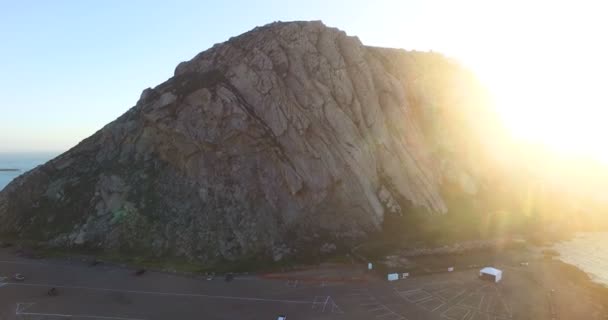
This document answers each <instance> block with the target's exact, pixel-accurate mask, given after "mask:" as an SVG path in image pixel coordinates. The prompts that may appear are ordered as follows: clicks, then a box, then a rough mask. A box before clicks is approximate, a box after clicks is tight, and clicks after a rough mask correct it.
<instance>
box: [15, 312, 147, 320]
mask: <svg viewBox="0 0 608 320" xmlns="http://www.w3.org/2000/svg"><path fill="white" fill-rule="evenodd" d="M15 315H17V316H43V317H62V318H87V319H109V320H143V319H139V318H122V317H105V316H91V315H86V314H61V313H38V312H19V313H15Z"/></svg>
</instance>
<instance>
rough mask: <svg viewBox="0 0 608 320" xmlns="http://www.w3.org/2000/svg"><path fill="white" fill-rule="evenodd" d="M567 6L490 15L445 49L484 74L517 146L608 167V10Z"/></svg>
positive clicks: (515, 7)
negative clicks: (533, 145)
mask: <svg viewBox="0 0 608 320" xmlns="http://www.w3.org/2000/svg"><path fill="white" fill-rule="evenodd" d="M514 3H515V2H514ZM564 3H565V2H564ZM564 3H562V2H542V1H541V2H538V3H536V2H534V3H531V4H527V3H524V2H522V3H519V5H517V4H514V5H509V6H507V5H505V7H503V8H496V7H492V8H485V12H490V13H489V14H488V16H485V17H482V18H477V19H470V21H473V22H468V24H469V25H468V26H465V27H464V29H462V30H460V32H461V34H464V33H465V32H469V33H470V34H471V36H466V35H463V36H461V38H460V39H459V41H453V42H452V43H451V44H452V47H451V48H445V49H446V51H448V52H450V51H451V52H454V53H455V54H454V55H455V56H456V57H457V58H459V59H460V60H461V61H463V62H464V63H465V64H466V65H468V66H469V67H470V68H471V69H473V71H475V72H476V73H477V74H478V76H479V77H480V79H481V80H482V82H483V83H485V85H486V86H487V87H488V89H489V90H490V91H491V93H492V95H493V97H494V99H495V102H496V104H497V108H498V112H499V113H500V115H501V116H502V118H503V120H504V123H505V125H506V126H507V127H508V128H509V129H510V130H511V131H512V133H513V135H514V136H515V137H516V138H517V139H521V140H527V141H530V142H533V143H541V144H543V145H545V146H547V147H549V148H551V149H554V150H555V151H558V152H561V153H569V154H572V155H576V156H579V155H580V156H586V157H589V156H590V157H593V158H596V159H598V160H601V161H603V162H605V163H608V143H607V142H606V139H607V138H608V123H607V121H608V95H607V94H606V92H607V91H606V84H607V83H608V80H606V77H607V76H608V58H607V57H608V43H607V42H605V41H604V40H603V33H604V31H605V30H608V22H606V20H605V19H603V18H602V14H601V12H602V11H603V10H605V9H606V8H605V5H604V4H602V3H601V2H597V3H593V4H591V3H589V2H584V1H583V2H581V3H578V2H576V3H575V2H571V3H570V5H565V4H564ZM478 5H480V6H482V5H483V4H481V3H478ZM492 10H494V13H493V14H494V15H492ZM603 12H606V11H603ZM480 39H481V40H483V41H475V40H480Z"/></svg>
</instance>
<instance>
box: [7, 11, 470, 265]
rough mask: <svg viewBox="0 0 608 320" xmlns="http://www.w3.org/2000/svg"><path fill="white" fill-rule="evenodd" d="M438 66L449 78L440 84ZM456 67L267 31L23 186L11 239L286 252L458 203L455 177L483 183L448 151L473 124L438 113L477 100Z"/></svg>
mask: <svg viewBox="0 0 608 320" xmlns="http://www.w3.org/2000/svg"><path fill="white" fill-rule="evenodd" d="M421 61H422V62H421ZM438 65H443V66H447V67H445V68H444V67H441V68H438V67H437V66H438ZM438 70H439V71H438ZM441 70H444V71H445V73H442V72H443V71H441ZM432 72H434V73H435V74H434V75H432V74H431V73H432ZM433 76H435V77H439V78H441V79H447V80H444V81H446V84H444V85H441V86H437V88H434V87H432V86H429V85H428V84H429V83H434V84H435V85H436V83H435V82H434V80H433V79H432V77H433ZM456 76H461V71H460V69H459V68H458V67H457V66H455V65H454V64H452V63H451V62H449V61H448V60H446V59H445V58H443V57H441V56H440V55H437V54H433V53H416V52H406V51H403V50H396V49H384V48H374V47H367V46H364V45H362V44H361V42H360V41H359V39H358V38H356V37H351V36H347V35H346V34H345V33H344V32H342V31H340V30H337V29H333V28H328V27H326V26H324V25H323V24H322V23H320V22H290V23H273V24H270V25H267V26H264V27H260V28H256V29H254V30H252V31H250V32H247V33H245V34H243V35H240V36H238V37H235V38H232V39H230V40H229V41H227V42H225V43H222V44H217V45H215V46H214V47H212V48H211V49H209V50H207V51H205V52H202V53H200V54H199V55H197V56H196V57H194V58H193V59H192V60H190V61H187V62H183V63H181V64H179V65H178V67H177V68H176V70H175V75H174V76H173V77H172V78H171V79H169V80H167V81H166V82H165V83H163V84H161V85H159V86H157V87H156V88H153V89H146V90H144V91H143V93H142V95H141V98H140V100H139V101H138V102H137V104H136V105H135V106H134V107H133V108H131V109H130V110H129V111H128V112H126V113H125V114H124V115H122V116H121V117H120V118H118V119H117V120H115V121H114V122H112V123H110V124H108V125H106V126H105V127H104V128H102V129H101V130H99V131H98V132H97V133H95V134H94V135H93V136H91V137H89V138H87V139H86V140H84V141H82V142H81V143H80V144H78V145H77V146H76V147H74V148H73V149H71V150H69V151H68V152H66V153H64V154H62V155H61V156H59V157H57V158H56V159H54V160H52V161H50V162H48V163H46V164H45V165H43V166H40V167H38V168H36V169H34V170H32V171H30V172H28V173H26V174H24V175H22V176H21V177H19V178H17V179H16V180H15V181H13V182H12V183H11V184H10V185H9V186H7V187H6V188H5V189H4V191H2V192H1V193H0V233H3V234H14V235H17V236H19V237H23V238H31V239H37V240H43V241H46V242H48V243H50V244H53V245H57V246H87V247H98V248H111V249H137V250H146V251H149V252H153V253H155V254H158V255H164V254H169V255H177V256H185V257H188V258H190V259H194V260H200V261H209V262H210V261H215V260H217V259H229V260H233V259H240V258H246V257H249V256H252V255H258V254H267V255H269V256H272V257H274V258H275V259H280V258H281V257H283V256H285V255H289V254H294V253H297V250H299V249H300V248H302V247H304V246H311V245H312V246H313V247H314V246H317V248H325V249H327V248H334V245H333V244H334V243H335V244H338V246H339V245H341V244H352V243H354V242H356V241H359V240H361V239H363V238H365V237H366V236H367V235H368V234H370V233H371V232H375V231H378V230H380V226H381V223H382V221H383V217H384V216H385V215H387V214H407V211H408V210H409V209H410V208H424V209H425V210H426V211H428V212H429V213H439V214H441V213H445V212H447V207H446V203H445V202H444V200H443V198H442V194H441V186H442V183H444V182H445V181H448V180H450V179H451V181H455V182H457V183H458V181H460V182H461V184H462V185H463V188H464V189H465V190H467V192H473V193H474V192H475V190H476V186H475V182H474V181H473V180H472V179H471V178H470V177H469V175H468V174H467V169H466V166H464V165H462V164H461V163H454V162H446V160H445V159H444V158H443V157H442V156H441V155H442V154H443V151H441V150H443V149H450V148H452V149H454V148H455V145H454V144H457V143H459V142H458V141H460V140H458V138H457V132H460V131H464V130H467V129H466V126H461V124H462V123H460V122H455V123H454V124H447V123H444V124H441V123H439V124H438V125H432V126H431V125H429V123H430V121H428V117H429V114H432V113H440V114H444V113H445V111H446V110H448V111H449V110H450V109H451V108H458V107H459V106H460V105H468V104H469V103H470V102H471V101H470V99H469V100H467V99H468V98H467V96H466V94H463V92H465V93H466V92H467V90H469V89H470V88H467V87H466V85H468V84H467V83H465V82H464V81H463V82H457V81H455V79H456V78H454V77H456ZM430 77H431V78H430ZM463 86H464V87H463ZM425 119H426V120H425ZM439 119H441V118H439ZM431 127H432V128H431ZM437 132H440V133H441V135H442V136H443V137H448V138H447V139H443V140H442V141H443V142H445V143H443V144H442V143H438V142H437V141H438V140H437V138H436V137H435V136H436V135H437ZM452 134H454V136H453V139H451V138H449V137H450V136H451V135H452ZM445 144H447V145H449V146H448V147H446V146H445ZM454 167H457V168H458V169H455V170H452V169H446V168H454ZM328 243H330V244H329V245H328ZM325 249H324V250H325Z"/></svg>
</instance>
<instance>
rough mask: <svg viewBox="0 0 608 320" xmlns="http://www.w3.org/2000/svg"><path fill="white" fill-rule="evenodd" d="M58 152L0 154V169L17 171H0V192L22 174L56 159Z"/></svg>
mask: <svg viewBox="0 0 608 320" xmlns="http://www.w3.org/2000/svg"><path fill="white" fill-rule="evenodd" d="M58 154H59V153H58V152H54V153H53V152H22V153H4V152H0V169H18V171H0V190H2V189H4V187H5V186H6V185H7V184H8V183H9V182H11V181H12V180H13V179H15V178H16V177H17V176H19V175H21V174H22V173H24V172H26V171H28V170H31V169H33V168H35V167H36V166H38V165H41V164H43V163H45V162H47V161H49V160H51V159H52V158H54V157H56V156H57V155H58Z"/></svg>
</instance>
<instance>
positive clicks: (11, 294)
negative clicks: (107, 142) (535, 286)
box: [0, 252, 546, 320]
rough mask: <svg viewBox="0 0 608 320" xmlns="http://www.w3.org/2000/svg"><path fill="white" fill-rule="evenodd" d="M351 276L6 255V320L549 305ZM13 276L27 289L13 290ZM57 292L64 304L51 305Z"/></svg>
mask: <svg viewBox="0 0 608 320" xmlns="http://www.w3.org/2000/svg"><path fill="white" fill-rule="evenodd" d="M343 268H344V270H340V269H339V268H337V269H336V268H332V269H328V270H324V269H323V268H317V269H316V270H315V272H313V273H303V272H292V273H282V274H273V275H272V276H271V277H268V276H260V275H237V276H236V277H235V278H234V280H233V281H230V282H227V281H225V279H224V278H223V277H216V278H214V279H212V280H207V279H206V278H205V277H187V276H179V275H173V274H168V273H160V272H146V273H145V274H144V275H142V276H135V275H134V270H131V269H127V268H123V267H119V266H112V265H104V264H101V265H97V266H90V265H89V264H87V263H86V262H82V261H62V260H55V261H52V260H40V259H26V258H21V257H17V256H15V255H13V254H10V253H7V252H0V319H2V320H5V319H57V320H60V319H93V320H95V319H110V320H111V319H116V320H139V319H186V320H187V319H272V320H276V319H277V317H278V316H279V315H286V316H287V319H288V320H295V319H355V320H356V319H366V320H369V319H377V320H408V319H409V320H414V319H423V320H424V319H437V320H480V319H483V320H489V319H492V320H505V319H520V317H519V316H520V315H522V314H531V313H528V312H527V311H525V310H524V311H522V310H523V309H522V308H524V307H525V306H524V305H522V301H523V302H525V303H528V302H529V303H530V304H533V305H536V307H538V306H541V307H542V308H544V303H545V302H546V301H545V300H544V299H545V297H544V296H543V295H542V294H540V295H539V294H538V293H533V295H535V296H534V297H532V296H531V297H527V296H526V295H527V293H526V292H523V293H516V292H515V291H514V290H513V289H516V288H517V286H520V285H522V283H526V282H525V281H526V280H525V279H522V278H521V277H519V276H515V274H516V272H509V271H507V276H506V277H505V279H504V280H503V281H502V282H501V284H499V285H496V284H493V283H491V282H486V281H481V280H479V279H477V271H476V270H465V271H455V272H451V273H442V274H433V275H428V276H420V277H415V278H410V279H405V280H399V281H395V282H388V281H386V280H385V279H381V278H379V277H376V278H375V277H366V278H363V277H359V278H356V281H352V279H350V278H348V277H343V278H335V276H334V275H335V274H347V273H348V272H350V271H352V269H353V268H354V267H353V266H343ZM349 268H350V269H349ZM15 273H21V274H23V275H24V276H25V277H26V279H25V280H24V281H15V280H14V279H12V276H13V275H14V274H15ZM325 274H327V275H329V276H327V277H324V276H323V275H325ZM314 277H317V278H314ZM315 279H318V281H315ZM341 279H342V280H341ZM50 288H56V289H57V290H58V292H59V294H58V295H57V296H49V295H47V292H48V290H49V289H50ZM514 293H515V295H514ZM534 299H537V301H536V300H534ZM513 301H516V305H513ZM522 306H523V307H522ZM514 309H518V310H517V311H518V312H514ZM541 314H543V313H539V315H541ZM538 319H544V317H540V318H538Z"/></svg>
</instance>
